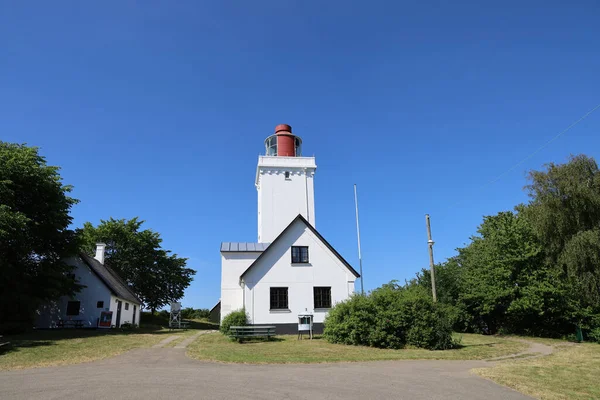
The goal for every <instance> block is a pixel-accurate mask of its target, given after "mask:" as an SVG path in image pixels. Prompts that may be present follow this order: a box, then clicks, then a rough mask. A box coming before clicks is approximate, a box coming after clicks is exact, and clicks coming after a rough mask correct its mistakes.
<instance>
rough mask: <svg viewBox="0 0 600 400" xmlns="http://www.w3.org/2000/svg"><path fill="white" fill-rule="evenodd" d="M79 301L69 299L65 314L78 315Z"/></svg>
mask: <svg viewBox="0 0 600 400" xmlns="http://www.w3.org/2000/svg"><path fill="white" fill-rule="evenodd" d="M80 305H81V302H79V301H70V302H68V303H67V316H75V315H79V306H80Z"/></svg>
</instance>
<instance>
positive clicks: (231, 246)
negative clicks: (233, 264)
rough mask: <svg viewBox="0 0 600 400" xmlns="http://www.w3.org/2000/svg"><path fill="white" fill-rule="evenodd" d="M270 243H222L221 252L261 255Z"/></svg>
mask: <svg viewBox="0 0 600 400" xmlns="http://www.w3.org/2000/svg"><path fill="white" fill-rule="evenodd" d="M269 244H270V243H248V242H223V243H221V251H222V252H228V251H244V252H259V253H262V252H263V251H265V250H266V249H267V247H269Z"/></svg>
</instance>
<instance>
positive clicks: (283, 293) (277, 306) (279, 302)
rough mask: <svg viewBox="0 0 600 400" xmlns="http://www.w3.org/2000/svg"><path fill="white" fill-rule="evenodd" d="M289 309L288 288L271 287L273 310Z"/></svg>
mask: <svg viewBox="0 0 600 400" xmlns="http://www.w3.org/2000/svg"><path fill="white" fill-rule="evenodd" d="M287 309H288V288H286V287H272V288H271V310H287Z"/></svg>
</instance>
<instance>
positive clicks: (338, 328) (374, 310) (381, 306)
mask: <svg viewBox="0 0 600 400" xmlns="http://www.w3.org/2000/svg"><path fill="white" fill-rule="evenodd" d="M324 337H325V338H326V339H327V340H328V341H329V342H331V343H341V344H347V345H362V346H372V347H379V348H389V349H400V348H403V347H405V346H407V345H409V346H415V347H420V348H425V349H430V350H444V349H450V348H453V347H455V342H454V341H453V339H452V327H451V324H450V321H449V319H448V317H447V316H446V315H445V313H443V312H442V308H441V307H440V306H439V305H437V304H434V303H433V301H432V299H431V298H430V297H429V296H428V295H427V292H426V291H424V290H421V289H420V288H414V287H411V288H407V287H401V286H399V285H397V284H395V283H394V282H391V283H389V284H386V285H383V286H382V287H381V288H378V289H376V290H374V291H373V292H371V293H370V294H369V295H366V296H361V295H356V296H353V297H351V298H350V299H349V300H347V301H344V302H342V303H338V304H336V305H335V306H334V308H333V309H332V310H331V311H330V312H329V315H328V317H327V319H326V320H325V330H324Z"/></svg>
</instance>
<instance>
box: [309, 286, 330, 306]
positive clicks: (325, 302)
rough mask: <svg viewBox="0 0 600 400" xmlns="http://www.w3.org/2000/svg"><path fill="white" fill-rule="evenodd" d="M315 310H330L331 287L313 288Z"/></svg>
mask: <svg viewBox="0 0 600 400" xmlns="http://www.w3.org/2000/svg"><path fill="white" fill-rule="evenodd" d="M313 294H314V300H315V308H331V287H314V288H313Z"/></svg>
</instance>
